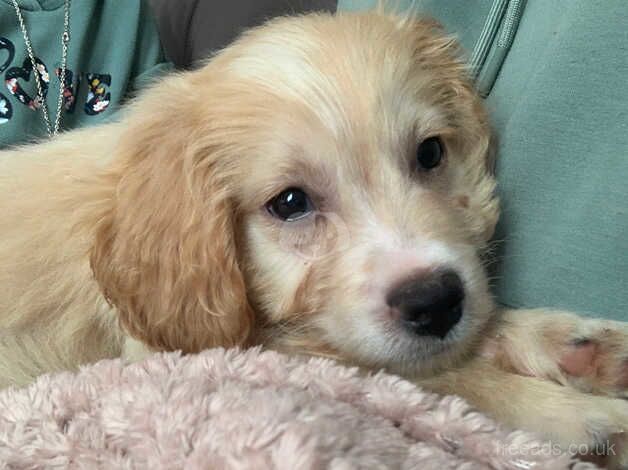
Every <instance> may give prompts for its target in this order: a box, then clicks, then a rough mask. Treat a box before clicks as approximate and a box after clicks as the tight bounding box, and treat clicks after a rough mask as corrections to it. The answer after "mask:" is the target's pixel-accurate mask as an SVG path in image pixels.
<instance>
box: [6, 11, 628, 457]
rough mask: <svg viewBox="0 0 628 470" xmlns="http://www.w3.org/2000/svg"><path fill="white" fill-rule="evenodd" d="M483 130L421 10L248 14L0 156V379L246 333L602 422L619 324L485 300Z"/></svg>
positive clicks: (512, 415) (240, 341)
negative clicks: (265, 17)
mask: <svg viewBox="0 0 628 470" xmlns="http://www.w3.org/2000/svg"><path fill="white" fill-rule="evenodd" d="M490 143H491V134H490V129H489V124H488V121H487V116H486V112H485V110H484V108H483V105H482V102H481V100H480V99H479V98H478V96H477V95H476V93H475V91H474V89H473V87H472V85H471V83H470V82H469V80H468V78H467V76H466V73H465V67H464V66H463V63H462V62H461V61H460V60H459V58H458V50H457V46H456V44H455V42H454V41H453V40H452V39H450V38H447V37H445V36H443V35H442V33H441V31H440V30H439V28H438V27H437V26H436V25H435V24H433V23H432V22H429V21H423V20H417V19H413V18H405V17H396V16H394V15H388V14H385V13H383V12H372V13H366V14H343V15H337V16H332V15H324V14H314V15H308V16H302V17H296V18H281V19H277V20H274V21H271V22H270V23H268V24H266V25H264V26H263V27H260V28H257V29H254V30H252V31H249V32H248V33H246V34H244V35H243V36H242V37H241V38H240V39H239V40H238V41H236V42H235V43H234V44H233V45H232V46H230V47H228V48H227V49H225V50H224V51H222V52H220V53H219V54H217V55H216V56H215V57H214V58H212V59H211V60H210V61H209V62H208V63H207V65H205V66H204V67H202V68H201V69H199V70H197V71H194V72H189V73H184V74H180V75H174V76H172V77H169V78H166V79H164V80H163V81H161V82H160V83H158V84H157V85H155V86H154V87H153V88H152V89H151V90H149V91H147V92H146V93H144V94H143V95H142V96H141V97H139V98H138V99H137V100H136V101H135V103H133V104H132V105H131V106H130V107H129V109H128V110H127V111H126V113H125V115H124V117H123V118H122V120H121V122H119V123H115V124H109V125H105V126H101V127H96V128H90V129H85V130H79V131H73V132H68V133H66V134H64V135H62V136H60V137H58V138H56V139H54V140H53V141H51V142H46V143H42V144H39V145H33V146H26V147H22V148H19V149H15V150H10V151H4V152H2V153H0V286H2V291H1V292H0V381H1V382H2V384H4V385H8V384H24V383H27V382H29V381H30V380H32V379H33V378H34V377H36V376H37V375H39V374H41V373H44V372H51V371H57V370H62V369H72V368H76V367H77V366H78V365H79V364H82V363H86V362H91V361H95V360H98V359H101V358H106V357H115V356H120V355H123V356H125V357H129V358H138V357H141V356H142V354H145V353H146V352H148V351H156V350H174V349H181V350H183V351H184V352H188V353H192V352H196V351H199V350H201V349H203V348H208V347H214V346H225V347H229V346H236V345H241V346H248V345H253V344H262V345H264V346H266V347H269V348H274V349H277V350H280V351H285V352H288V353H294V354H313V355H323V356H329V357H334V358H337V359H338V360H341V361H344V362H346V363H350V364H356V365H359V366H362V367H364V368H366V369H369V368H370V369H380V368H385V369H387V370H389V371H391V372H395V373H398V374H401V375H403V376H405V377H407V378H410V379H413V380H416V381H417V382H419V383H421V384H423V385H424V386H426V387H431V388H432V389H433V390H435V391H438V392H443V393H455V394H459V395H462V396H464V397H466V398H467V399H468V400H470V401H471V402H472V403H474V404H475V405H476V406H477V407H479V408H480V409H481V410H483V411H485V412H487V413H489V414H491V415H493V416H494V417H496V418H498V419H500V420H502V421H503V422H504V423H506V424H508V425H511V426H516V427H521V428H525V429H530V430H533V431H537V432H541V433H543V434H544V435H545V436H547V437H548V438H552V439H555V440H556V441H557V442H559V443H560V444H561V445H563V446H564V447H565V448H568V446H569V445H570V444H572V443H577V444H587V445H590V446H592V445H594V444H596V443H597V442H603V441H606V439H611V438H613V439H614V438H615V437H616V435H617V434H618V433H621V432H622V431H624V430H625V429H627V428H628V403H627V402H626V401H624V400H622V399H621V398H622V397H626V391H627V386H628V365H627V364H628V363H627V358H628V346H627V341H626V338H627V337H628V331H627V329H626V326H625V325H624V324H620V323H611V322H605V321H601V320H585V319H581V318H579V317H577V316H575V315H572V314H567V313H552V312H547V311H542V310H538V311H522V312H510V311H506V312H503V311H499V309H498V308H497V307H496V305H495V304H494V303H493V301H492V299H491V296H490V293H489V288H488V281H487V276H486V273H485V270H484V266H483V262H482V259H483V255H484V253H485V250H486V248H487V244H488V241H489V239H490V237H491V235H492V233H493V228H494V226H495V223H496V221H497V217H498V201H497V199H496V197H495V195H494V189H495V181H494V178H493V174H492V172H491V169H492V163H493V162H492V160H491V152H490V148H491V145H490ZM620 458H623V457H620V456H618V457H617V459H620ZM616 465H617V466H619V465H620V464H619V463H616Z"/></svg>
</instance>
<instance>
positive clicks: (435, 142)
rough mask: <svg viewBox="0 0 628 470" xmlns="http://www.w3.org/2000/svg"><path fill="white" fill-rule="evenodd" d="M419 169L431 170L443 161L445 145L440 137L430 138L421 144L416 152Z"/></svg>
mask: <svg viewBox="0 0 628 470" xmlns="http://www.w3.org/2000/svg"><path fill="white" fill-rule="evenodd" d="M416 159H417V163H418V165H419V166H418V168H419V169H421V170H428V171H429V170H431V169H433V168H436V167H437V166H438V165H440V164H441V162H442V160H443V144H442V142H441V140H440V138H439V137H430V138H428V139H425V140H424V141H423V142H421V143H420V144H419V147H418V148H417V151H416Z"/></svg>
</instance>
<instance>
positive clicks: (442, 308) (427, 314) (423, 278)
mask: <svg viewBox="0 0 628 470" xmlns="http://www.w3.org/2000/svg"><path fill="white" fill-rule="evenodd" d="M464 296H465V293H464V286H463V284H462V280H461V279H460V276H458V274H456V273H455V272H454V271H452V270H436V271H430V272H423V273H421V274H419V275H414V276H412V277H410V278H408V279H406V280H404V281H402V282H401V283H400V284H397V285H396V286H395V287H394V288H393V289H392V290H391V291H390V292H389V293H388V296H387V297H386V302H387V303H388V306H389V307H390V308H392V309H394V310H396V311H397V312H398V314H399V318H400V321H401V323H402V325H403V326H404V328H406V329H407V330H409V331H411V332H413V333H414V334H416V335H419V336H436V337H438V338H441V339H442V338H444V337H445V336H447V333H448V332H449V331H450V330H451V329H452V328H453V327H454V325H456V323H458V322H459V321H460V318H461V317H462V311H463V306H462V304H463V301H464Z"/></svg>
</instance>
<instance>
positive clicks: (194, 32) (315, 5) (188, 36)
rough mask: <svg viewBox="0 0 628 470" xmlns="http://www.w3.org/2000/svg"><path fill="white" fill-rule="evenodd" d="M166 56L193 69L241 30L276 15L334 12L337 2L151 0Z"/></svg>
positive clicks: (307, 0) (179, 65)
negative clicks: (320, 11) (322, 11)
mask: <svg viewBox="0 0 628 470" xmlns="http://www.w3.org/2000/svg"><path fill="white" fill-rule="evenodd" d="M150 1H151V5H152V7H153V10H154V12H155V16H156V18H157V23H158V27H159V33H160V37H161V40H162V43H163V45H164V49H165V51H166V55H167V57H168V59H169V60H171V61H172V62H173V63H174V64H175V65H176V66H177V67H179V68H188V67H192V66H194V65H195V64H198V63H200V62H201V61H203V60H204V59H207V58H208V57H209V56H210V55H211V54H212V53H213V52H215V51H216V50H218V49H220V48H222V47H224V46H226V45H228V44H229V43H230V42H231V41H233V40H234V39H235V38H236V37H237V35H238V34H239V33H240V32H242V31H243V30H245V29H247V28H249V27H252V26H256V25H258V24H261V23H262V22H263V21H264V20H266V19H268V18H272V17H275V16H279V15H287V14H297V13H305V12H310V11H317V10H327V11H335V10H336V3H337V1H336V0H232V1H229V2H210V1H203V0H177V1H172V0H150Z"/></svg>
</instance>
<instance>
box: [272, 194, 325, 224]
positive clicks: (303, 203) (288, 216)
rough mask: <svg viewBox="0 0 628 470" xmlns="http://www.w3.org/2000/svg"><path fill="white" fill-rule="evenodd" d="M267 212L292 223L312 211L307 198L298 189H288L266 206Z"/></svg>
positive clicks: (310, 202) (312, 208)
mask: <svg viewBox="0 0 628 470" xmlns="http://www.w3.org/2000/svg"><path fill="white" fill-rule="evenodd" d="M266 207H267V208H268V212H270V213H271V214H272V215H273V216H274V217H277V218H278V219H281V220H285V221H287V222H292V221H294V220H298V219H300V218H302V217H305V216H306V215H308V214H309V213H310V212H312V211H313V210H314V206H313V204H312V201H311V200H310V198H309V196H308V195H307V194H306V193H305V192H304V191H303V190H302V189H300V188H288V189H286V190H284V191H282V192H281V193H279V194H278V195H277V196H275V197H274V198H272V199H271V200H270V201H268V203H267V204H266Z"/></svg>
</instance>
